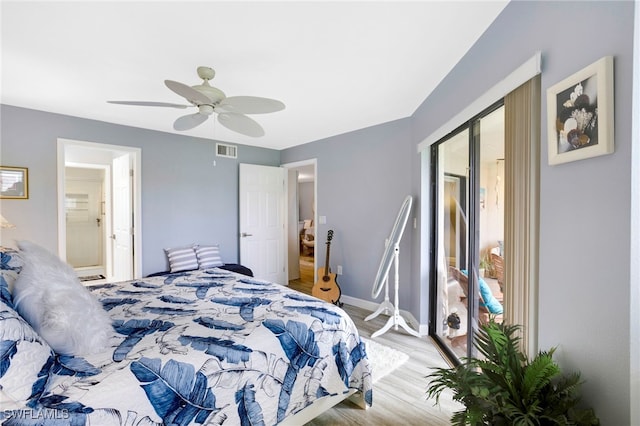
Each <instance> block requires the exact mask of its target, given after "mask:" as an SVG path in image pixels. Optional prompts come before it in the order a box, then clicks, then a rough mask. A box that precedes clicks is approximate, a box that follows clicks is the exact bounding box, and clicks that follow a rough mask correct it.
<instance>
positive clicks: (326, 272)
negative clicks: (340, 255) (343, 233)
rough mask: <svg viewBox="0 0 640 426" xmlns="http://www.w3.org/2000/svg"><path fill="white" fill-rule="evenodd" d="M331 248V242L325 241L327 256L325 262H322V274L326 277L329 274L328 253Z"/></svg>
mask: <svg viewBox="0 0 640 426" xmlns="http://www.w3.org/2000/svg"><path fill="white" fill-rule="evenodd" d="M330 249H331V243H330V242H329V241H327V257H326V260H325V264H324V276H325V277H328V276H329V253H330V251H331V250H330Z"/></svg>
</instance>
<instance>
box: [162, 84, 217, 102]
mask: <svg viewBox="0 0 640 426" xmlns="http://www.w3.org/2000/svg"><path fill="white" fill-rule="evenodd" d="M164 84H165V85H166V86H167V87H168V88H169V89H171V90H173V91H174V92H175V93H177V94H178V95H180V96H182V97H183V98H185V99H186V100H188V101H189V102H191V103H194V104H196V105H202V104H210V103H211V99H209V98H208V97H207V96H206V95H203V94H202V93H200V92H198V91H197V90H196V89H194V88H193V87H190V86H187V85H186V84H182V83H180V82H177V81H173V80H165V81H164Z"/></svg>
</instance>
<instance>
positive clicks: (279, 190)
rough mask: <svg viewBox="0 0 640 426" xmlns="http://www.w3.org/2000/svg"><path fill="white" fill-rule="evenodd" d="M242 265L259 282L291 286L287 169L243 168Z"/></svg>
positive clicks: (252, 165)
mask: <svg viewBox="0 0 640 426" xmlns="http://www.w3.org/2000/svg"><path fill="white" fill-rule="evenodd" d="M238 198H239V203H240V206H239V210H240V218H239V220H240V263H241V264H243V265H244V266H246V267H248V268H250V269H251V270H252V271H253V274H254V276H255V277H257V278H262V279H265V280H268V281H272V282H275V283H278V284H283V285H286V284H287V277H286V270H285V256H284V254H285V226H284V224H285V220H284V198H285V169H283V168H281V167H270V166H258V165H254V164H240V186H239V197H238Z"/></svg>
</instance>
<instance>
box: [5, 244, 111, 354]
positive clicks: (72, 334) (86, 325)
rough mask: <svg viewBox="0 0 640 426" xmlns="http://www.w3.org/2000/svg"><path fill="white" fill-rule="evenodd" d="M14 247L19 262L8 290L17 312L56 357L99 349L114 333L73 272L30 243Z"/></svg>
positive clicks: (100, 306) (100, 349) (57, 259)
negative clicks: (55, 353)
mask: <svg viewBox="0 0 640 426" xmlns="http://www.w3.org/2000/svg"><path fill="white" fill-rule="evenodd" d="M18 247H19V248H20V254H21V256H22V258H23V260H24V266H23V268H22V271H21V272H20V275H18V279H17V280H16V282H15V285H14V288H13V303H14V305H15V308H16V310H17V311H18V313H20V315H22V317H23V318H24V319H25V320H27V322H29V324H31V326H32V327H33V328H34V330H35V331H36V332H37V333H38V334H39V335H40V336H41V337H42V338H43V339H44V340H46V341H47V343H48V344H49V346H51V348H52V349H53V350H54V351H55V352H57V353H58V354H64V355H83V354H90V353H97V352H100V351H102V350H104V349H105V348H106V347H107V345H108V343H109V339H110V337H111V336H112V335H113V334H114V332H113V327H112V326H111V318H110V317H109V315H108V314H107V312H106V311H105V310H104V309H103V307H102V304H101V303H100V302H99V301H98V299H96V298H95V297H94V296H93V295H92V294H91V293H90V292H89V290H87V289H86V288H85V287H84V286H83V285H82V284H81V283H80V280H79V279H78V277H77V275H76V273H75V271H74V270H73V268H72V267H71V266H70V265H68V264H66V263H64V262H62V260H60V258H58V257H57V256H56V255H54V254H53V253H50V252H49V251H47V250H46V249H44V248H42V247H40V246H39V245H37V244H34V243H32V242H29V241H20V242H18Z"/></svg>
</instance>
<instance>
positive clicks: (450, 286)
mask: <svg viewBox="0 0 640 426" xmlns="http://www.w3.org/2000/svg"><path fill="white" fill-rule="evenodd" d="M430 179H431V182H430V183H431V188H432V197H433V198H432V204H431V205H432V206H433V214H432V218H433V222H432V233H431V235H432V242H431V247H433V248H434V250H433V252H432V259H431V264H432V265H434V266H433V268H432V270H431V278H430V279H431V292H430V294H431V296H430V297H431V300H430V307H431V309H430V316H431V318H430V322H429V323H430V334H431V335H432V336H433V337H434V338H435V340H436V342H438V344H439V345H440V347H441V348H442V349H443V351H444V352H445V353H446V354H447V355H448V356H449V357H450V358H451V360H452V361H453V362H456V361H457V360H458V359H459V358H460V357H463V356H470V355H472V344H471V338H472V335H473V330H474V329H475V328H477V325H478V323H479V322H483V321H488V320H489V317H490V316H493V317H494V318H495V319H496V320H498V321H500V320H501V319H502V315H503V314H504V312H503V308H502V302H501V301H502V296H503V295H502V288H501V285H500V284H501V282H500V281H501V279H500V278H499V277H498V273H499V272H500V271H498V269H499V268H501V265H498V263H499V262H500V259H501V257H502V256H503V255H504V253H503V246H504V244H503V241H504V196H503V194H504V189H503V188H504V107H503V106H502V103H498V104H496V105H494V106H492V107H491V108H489V109H487V110H486V111H485V112H483V113H482V114H480V115H479V116H478V117H476V118H474V119H473V120H471V121H469V122H468V123H466V124H465V125H463V126H461V127H459V128H458V129H457V130H456V131H454V132H453V133H451V134H450V135H448V136H447V137H445V138H443V139H442V140H440V141H439V142H437V143H435V144H434V145H433V146H432V147H431V178H430Z"/></svg>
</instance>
